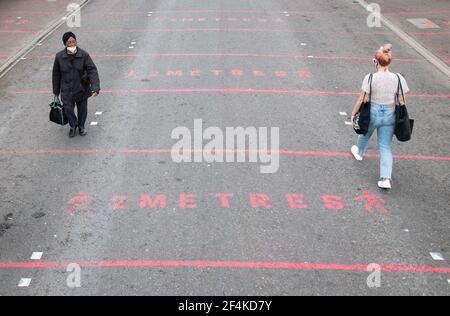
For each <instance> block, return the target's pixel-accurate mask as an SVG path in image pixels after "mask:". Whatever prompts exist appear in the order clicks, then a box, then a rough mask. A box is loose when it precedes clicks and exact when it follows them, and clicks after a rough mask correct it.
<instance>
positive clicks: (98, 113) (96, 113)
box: [95, 112, 103, 116]
mask: <svg viewBox="0 0 450 316" xmlns="http://www.w3.org/2000/svg"><path fill="white" fill-rule="evenodd" d="M102 114H103V112H95V115H97V116H98V115H102Z"/></svg>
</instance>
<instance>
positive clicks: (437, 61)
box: [358, 0, 450, 79]
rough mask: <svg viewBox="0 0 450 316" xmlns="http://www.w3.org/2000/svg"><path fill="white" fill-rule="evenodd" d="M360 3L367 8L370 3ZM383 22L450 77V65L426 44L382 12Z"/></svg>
mask: <svg viewBox="0 0 450 316" xmlns="http://www.w3.org/2000/svg"><path fill="white" fill-rule="evenodd" d="M358 2H359V4H360V5H361V6H362V7H363V8H364V9H365V10H367V7H368V6H369V4H367V2H366V1H364V0H358ZM380 18H381V22H382V23H383V24H384V25H385V26H386V27H387V28H389V29H390V30H391V31H392V32H394V33H395V34H396V35H397V36H398V37H400V38H401V39H402V40H403V41H405V42H406V43H407V44H408V45H410V46H411V47H412V48H413V49H414V50H415V51H416V52H418V53H419V54H420V55H422V56H423V57H424V58H425V59H426V60H428V61H429V62H430V63H431V64H433V65H434V66H435V67H436V68H437V69H439V70H440V71H441V72H442V73H444V74H445V75H446V76H447V78H449V79H450V67H448V66H447V65H446V64H445V63H444V62H443V61H442V60H441V59H440V58H439V57H437V56H436V55H434V54H433V53H432V52H430V51H429V50H428V49H426V48H425V47H424V46H422V45H421V44H420V43H419V42H417V41H416V40H415V39H414V38H412V37H411V36H409V35H408V34H407V33H406V32H404V31H403V30H402V29H400V28H399V27H398V26H397V25H395V24H394V23H392V22H391V21H389V20H388V19H387V18H386V17H385V16H383V15H382V14H381V15H380Z"/></svg>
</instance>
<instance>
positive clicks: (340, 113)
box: [339, 112, 347, 116]
mask: <svg viewBox="0 0 450 316" xmlns="http://www.w3.org/2000/svg"><path fill="white" fill-rule="evenodd" d="M339 115H341V116H347V113H346V112H339Z"/></svg>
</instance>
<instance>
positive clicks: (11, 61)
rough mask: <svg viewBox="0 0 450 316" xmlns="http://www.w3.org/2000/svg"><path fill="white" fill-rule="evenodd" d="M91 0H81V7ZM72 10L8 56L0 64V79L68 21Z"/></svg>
mask: <svg viewBox="0 0 450 316" xmlns="http://www.w3.org/2000/svg"><path fill="white" fill-rule="evenodd" d="M90 1H91V0H83V1H81V3H80V4H79V5H80V9H81V8H83V7H84V6H85V5H87V4H88V3H89V2H90ZM72 14H73V13H72V12H68V13H67V14H66V15H64V16H62V17H60V18H58V19H56V20H54V21H53V23H52V24H51V25H50V26H49V27H47V28H46V29H44V30H42V31H40V32H39V33H38V34H37V35H36V36H35V37H34V38H33V39H32V40H31V41H30V42H29V43H28V44H27V45H26V46H25V47H23V48H22V49H21V50H20V51H18V52H17V53H16V54H15V55H14V56H12V57H10V58H8V59H7V60H6V62H5V63H4V64H3V65H1V66H0V79H1V78H3V77H4V76H5V75H6V74H7V73H8V72H9V71H10V70H11V69H12V68H13V67H14V66H15V65H17V63H18V62H19V61H20V60H21V59H22V57H24V56H25V55H26V54H28V53H29V52H31V51H32V50H33V49H34V48H35V47H36V46H37V44H38V43H39V42H41V41H43V40H45V39H46V38H47V37H48V36H50V35H51V34H52V33H53V32H54V31H56V30H57V29H58V28H59V27H60V26H61V25H63V24H64V23H66V19H67V18H69V17H70V15H72Z"/></svg>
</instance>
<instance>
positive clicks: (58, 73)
mask: <svg viewBox="0 0 450 316" xmlns="http://www.w3.org/2000/svg"><path fill="white" fill-rule="evenodd" d="M63 43H64V45H65V46H66V47H65V49H64V50H63V51H61V52H59V53H57V54H56V57H55V63H54V65H53V93H54V94H55V96H57V97H58V96H59V95H61V102H62V103H63V106H64V112H65V114H66V116H67V118H68V119H69V125H70V132H69V137H74V136H75V135H76V130H77V128H78V129H79V132H80V135H81V136H85V135H86V134H87V131H86V128H85V123H86V118H87V104H88V102H87V101H88V98H90V97H91V96H94V97H96V96H97V95H98V94H99V93H100V79H99V76H98V71H97V67H96V66H95V64H94V62H93V61H92V59H91V57H90V56H89V54H88V53H87V52H85V51H84V50H82V49H81V48H79V47H77V38H76V36H75V34H73V33H72V32H67V33H65V34H64V36H63ZM75 105H76V106H77V112H78V118H77V116H76V115H75Z"/></svg>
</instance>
